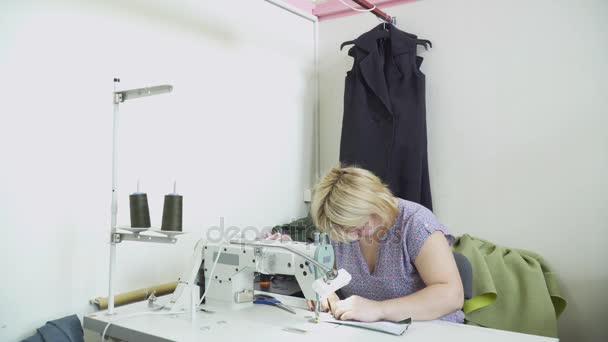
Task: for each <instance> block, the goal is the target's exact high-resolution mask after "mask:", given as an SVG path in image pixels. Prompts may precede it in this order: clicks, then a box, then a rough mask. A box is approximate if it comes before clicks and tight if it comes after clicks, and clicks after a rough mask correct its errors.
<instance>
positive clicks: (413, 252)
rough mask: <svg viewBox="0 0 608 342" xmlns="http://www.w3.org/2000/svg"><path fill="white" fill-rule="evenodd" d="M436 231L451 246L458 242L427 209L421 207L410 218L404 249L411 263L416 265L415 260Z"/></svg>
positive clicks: (406, 229)
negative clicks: (443, 236)
mask: <svg viewBox="0 0 608 342" xmlns="http://www.w3.org/2000/svg"><path fill="white" fill-rule="evenodd" d="M436 231H440V232H442V233H443V235H445V237H446V239H447V240H448V243H449V244H450V245H452V244H453V243H454V241H455V240H456V239H455V238H454V236H452V235H451V234H450V233H449V232H448V229H447V228H446V227H445V226H444V225H443V224H441V223H440V222H439V220H438V219H437V217H436V216H435V215H434V214H433V213H432V212H431V211H430V210H428V209H427V208H425V207H420V209H418V210H417V211H416V212H415V213H414V214H412V217H410V219H409V220H408V222H407V223H406V226H405V239H404V242H405V243H404V244H405V246H404V247H405V249H406V253H407V254H408V255H409V259H410V262H411V263H414V260H416V257H417V256H418V253H420V249H422V246H423V245H424V243H425V242H426V239H428V238H429V236H430V235H431V234H433V233H434V232H436Z"/></svg>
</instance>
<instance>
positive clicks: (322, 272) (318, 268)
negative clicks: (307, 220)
mask: <svg viewBox="0 0 608 342" xmlns="http://www.w3.org/2000/svg"><path fill="white" fill-rule="evenodd" d="M321 241H322V242H316V243H304V242H295V241H277V240H253V241H251V240H249V241H245V240H240V239H235V240H231V241H230V242H229V243H207V244H205V246H204V247H203V253H202V260H203V267H202V268H203V272H204V279H205V289H206V291H207V294H206V299H208V300H217V301H223V302H226V303H231V304H243V303H250V302H251V301H252V300H253V285H254V284H253V283H254V273H255V272H259V273H263V274H270V275H273V274H282V275H293V276H295V278H296V280H297V282H298V284H299V285H300V288H301V289H302V293H303V294H304V297H305V298H306V299H309V300H314V301H316V302H317V303H319V302H320V299H324V298H325V297H327V295H329V294H330V293H331V292H334V291H336V290H337V289H339V288H341V287H343V286H344V285H346V284H348V283H349V282H350V279H351V277H350V274H348V272H346V271H345V270H343V269H341V270H339V271H337V270H334V269H333V267H334V260H335V257H334V250H333V248H332V246H331V244H329V243H327V242H325V241H326V239H321ZM216 261H217V264H216ZM214 266H215V268H214ZM318 306H319V305H317V308H316V310H315V313H316V314H317V317H318V310H319V308H318Z"/></svg>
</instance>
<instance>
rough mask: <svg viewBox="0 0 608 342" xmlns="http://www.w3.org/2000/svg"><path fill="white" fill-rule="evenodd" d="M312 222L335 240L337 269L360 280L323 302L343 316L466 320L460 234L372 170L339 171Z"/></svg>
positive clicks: (316, 203) (318, 200) (318, 198)
mask: <svg viewBox="0 0 608 342" xmlns="http://www.w3.org/2000/svg"><path fill="white" fill-rule="evenodd" d="M311 213H312V218H313V221H314V223H315V225H316V226H317V227H318V228H319V230H321V231H322V232H326V233H328V234H329V235H330V237H331V239H332V244H333V247H334V251H335V255H336V267H337V268H338V269H340V268H344V269H345V270H347V271H348V272H349V273H350V274H351V275H352V280H351V282H350V284H348V285H347V286H345V287H343V288H342V289H341V291H342V294H343V295H344V296H345V297H346V299H345V300H340V299H339V298H338V296H336V294H332V295H330V296H329V297H328V299H327V300H325V301H324V303H322V308H323V310H325V311H328V310H331V312H332V314H333V315H334V317H335V318H337V319H342V320H357V321H363V322H374V321H380V320H388V321H400V320H403V319H406V318H409V317H411V318H412V319H414V320H432V319H443V320H447V321H452V322H459V323H462V322H463V320H464V314H463V312H462V311H461V308H462V305H463V300H464V295H463V289H462V282H461V280H460V275H459V273H458V269H457V267H456V263H455V261H454V256H453V254H452V250H451V248H450V244H451V243H453V242H454V237H453V236H452V235H450V234H449V233H448V231H447V229H446V228H445V227H444V226H443V225H442V224H441V223H439V221H437V218H436V217H435V216H434V215H433V213H432V212H431V211H430V210H428V209H426V208H425V207H423V206H421V205H419V204H416V203H413V202H409V201H406V200H403V199H400V198H396V197H393V195H392V194H391V192H390V190H389V189H388V188H387V187H386V185H384V184H382V182H381V181H380V179H379V178H378V177H376V176H375V175H374V174H372V173H371V172H369V171H367V170H364V169H361V168H356V167H341V168H333V169H332V170H330V171H329V172H328V173H327V174H326V175H325V177H323V179H322V180H321V181H320V182H319V184H318V185H317V186H316V187H315V191H314V195H313V199H312V205H311Z"/></svg>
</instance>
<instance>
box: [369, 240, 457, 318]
mask: <svg viewBox="0 0 608 342" xmlns="http://www.w3.org/2000/svg"><path fill="white" fill-rule="evenodd" d="M414 265H415V266H416V270H417V271H418V273H419V274H420V277H421V278H422V280H423V281H424V283H425V284H426V287H425V288H424V289H422V290H420V291H417V292H414V293H412V294H411V295H409V296H405V297H401V298H395V299H389V300H386V301H383V302H380V303H381V306H382V316H383V317H382V318H383V319H386V320H389V321H400V320H403V319H406V318H408V317H411V318H412V319H414V320H422V321H424V320H432V319H437V318H440V317H443V316H445V315H447V314H450V313H452V312H454V311H456V310H460V309H462V305H463V302H464V290H463V289H462V281H461V279H460V274H459V273H458V268H457V267H456V262H455V261H454V254H453V253H452V249H451V248H450V245H449V244H448V241H447V239H446V238H445V236H444V235H443V233H442V232H439V231H436V232H434V233H433V234H431V236H429V238H428V239H427V240H426V241H425V242H424V244H423V245H422V248H421V249H420V253H419V254H418V256H417V257H416V260H414Z"/></svg>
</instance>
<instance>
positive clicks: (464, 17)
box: [320, 0, 608, 341]
mask: <svg viewBox="0 0 608 342" xmlns="http://www.w3.org/2000/svg"><path fill="white" fill-rule="evenodd" d="M387 12H388V13H389V14H391V15H394V16H396V17H397V21H398V27H399V28H401V29H403V30H406V31H408V32H412V33H415V34H417V35H419V36H420V37H423V38H427V39H430V40H431V41H432V42H433V45H434V48H433V49H432V50H431V51H429V52H423V53H421V54H422V55H423V56H424V57H425V61H424V64H423V67H422V69H423V71H424V72H425V73H426V75H427V96H428V98H427V105H428V112H427V116H428V131H429V132H428V133H429V157H430V168H431V169H430V173H431V183H432V190H433V199H434V206H435V209H436V214H437V215H438V216H439V217H440V218H441V220H442V221H444V222H445V223H446V224H447V225H448V227H449V228H450V229H451V230H452V231H453V232H455V233H458V234H461V233H471V234H473V235H475V236H479V237H483V238H486V239H490V240H492V241H495V242H496V243H499V244H503V245H507V246H514V247H519V248H527V249H531V250H534V251H537V252H539V253H540V254H542V255H543V256H544V257H545V258H546V259H547V260H548V262H549V263H550V264H551V265H552V266H553V267H554V268H555V269H556V270H557V272H558V274H559V276H560V278H561V282H562V288H563V292H564V294H565V295H566V297H567V298H568V301H569V305H568V308H567V309H566V312H565V314H564V315H563V316H562V318H561V319H560V337H561V338H562V339H563V340H564V341H605V340H608V328H607V327H606V324H605V323H604V320H605V317H607V316H608V302H607V301H606V290H608V267H606V260H607V259H608V249H607V248H606V244H607V242H608V238H607V237H606V229H607V227H608V200H607V199H606V194H607V193H608V178H607V175H608V134H607V133H606V127H608V97H607V96H606V94H607V93H608V86H607V84H608V83H607V82H606V80H607V79H608V64H607V63H606V61H608V21H607V20H606V18H608V3H607V2H606V1H601V0H596V1H593V0H585V1H567V0H559V1H555V0H536V1H524V0H518V1H484V0H462V1H448V0H444V1H441V0H424V1H418V2H414V3H410V4H405V5H399V6H395V7H389V8H387ZM376 24H378V21H377V20H376V19H375V18H374V17H373V16H372V15H368V14H361V15H356V16H351V17H346V18H341V19H337V20H331V21H327V22H322V23H321V31H320V35H321V64H322V65H321V96H322V97H321V118H322V119H321V120H322V121H321V148H322V155H321V160H322V164H321V165H322V169H323V170H325V169H327V168H329V167H330V166H332V165H334V164H335V163H337V160H338V151H339V141H340V130H341V120H342V99H343V92H344V76H345V73H346V71H347V70H349V69H350V67H351V66H352V59H351V58H350V57H348V55H347V52H346V50H345V51H342V52H340V51H339V44H340V43H341V42H343V41H346V40H351V39H354V38H355V37H357V36H358V35H360V34H362V33H364V32H366V31H367V30H369V29H371V28H372V27H373V26H375V25H376Z"/></svg>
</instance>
